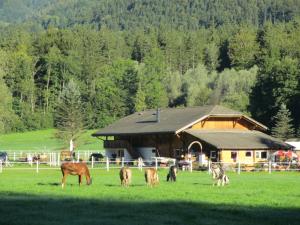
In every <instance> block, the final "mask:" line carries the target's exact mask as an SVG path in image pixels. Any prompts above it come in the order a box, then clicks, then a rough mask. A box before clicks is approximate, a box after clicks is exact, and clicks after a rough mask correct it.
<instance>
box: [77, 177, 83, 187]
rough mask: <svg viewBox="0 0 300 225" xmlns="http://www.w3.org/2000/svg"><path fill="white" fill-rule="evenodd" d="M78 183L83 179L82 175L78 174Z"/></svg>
mask: <svg viewBox="0 0 300 225" xmlns="http://www.w3.org/2000/svg"><path fill="white" fill-rule="evenodd" d="M78 183H79V186H80V185H81V183H82V181H81V175H78Z"/></svg>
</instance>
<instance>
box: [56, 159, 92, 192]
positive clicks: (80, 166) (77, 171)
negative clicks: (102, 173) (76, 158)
mask: <svg viewBox="0 0 300 225" xmlns="http://www.w3.org/2000/svg"><path fill="white" fill-rule="evenodd" d="M60 168H61V172H62V174H63V178H62V182H61V187H62V188H63V187H64V186H65V183H66V178H67V176H68V175H69V174H70V175H78V182H79V186H80V185H81V183H82V180H81V178H82V176H85V178H86V184H87V185H90V184H92V178H91V176H90V172H89V169H88V167H87V165H86V164H85V163H72V162H66V163H63V164H62V165H61V167H60Z"/></svg>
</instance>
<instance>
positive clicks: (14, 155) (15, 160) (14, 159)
mask: <svg viewBox="0 0 300 225" xmlns="http://www.w3.org/2000/svg"><path fill="white" fill-rule="evenodd" d="M14 161H16V152H14Z"/></svg>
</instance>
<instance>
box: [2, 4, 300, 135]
mask: <svg viewBox="0 0 300 225" xmlns="http://www.w3.org/2000/svg"><path fill="white" fill-rule="evenodd" d="M299 9H300V1H299V0H289V1H283V0H272V1H271V0H263V1H256V0H248V1H244V0H243V1H241V0H223V1H208V0H194V1H192V0H149V1H146V0H105V1H103V0H102V1H98V0H3V1H0V94H1V96H3V97H2V98H1V99H0V133H2V132H11V131H24V130H35V129H41V128H49V127H53V126H57V125H58V124H57V120H55V114H56V112H57V109H58V104H59V102H58V99H59V96H60V95H61V93H62V92H63V89H64V87H66V86H67V84H68V83H69V81H70V80H73V81H74V82H75V83H76V84H77V86H78V87H79V89H80V95H81V96H80V98H81V102H82V114H83V116H82V117H83V120H84V121H83V123H84V124H85V127H87V128H99V127H103V126H105V125H107V124H109V123H111V122H113V121H114V120H116V119H118V118H120V117H123V116H125V115H128V114H130V113H133V112H135V111H139V110H143V109H149V108H156V107H182V106H195V105H206V104H221V105H225V106H227V107H230V108H232V109H235V110H238V111H242V112H244V113H246V114H249V115H250V116H252V117H253V118H254V119H256V120H258V121H260V122H262V123H264V124H265V125H267V126H269V127H270V128H272V127H273V126H274V125H275V124H276V121H275V120H276V119H275V115H276V114H277V112H278V110H279V109H280V106H281V105H282V104H285V105H286V107H287V110H289V111H290V112H291V120H290V121H291V126H292V127H293V128H294V129H295V130H297V129H298V130H299V125H300V118H299V115H300V81H299V80H300V67H299V65H300V63H299V62H300V46H299V43H300V20H299V19H298V18H299Z"/></svg>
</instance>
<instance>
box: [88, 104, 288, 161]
mask: <svg viewBox="0 0 300 225" xmlns="http://www.w3.org/2000/svg"><path fill="white" fill-rule="evenodd" d="M266 130H267V127H265V126H264V125H262V124H260V123H259V122H257V121H255V120H253V119H251V118H250V117H248V116H245V115H243V114H242V113H239V112H236V111H233V110H231V109H227V108H225V107H222V106H204V107H191V108H178V109H177V108H176V109H163V110H161V111H160V110H157V111H156V113H154V112H153V111H150V110H149V111H143V112H138V113H135V114H132V115H129V116H128V117H124V118H122V119H120V120H119V121H117V122H115V123H114V124H112V125H110V126H108V127H106V128H104V129H102V130H100V131H98V132H97V133H95V134H94V136H106V137H108V136H110V137H111V136H113V137H114V140H106V141H105V142H104V147H105V149H106V150H107V151H115V152H116V151H124V152H125V151H126V150H127V151H126V154H124V155H127V156H128V155H130V156H131V158H133V159H135V158H137V157H141V156H142V157H143V155H142V154H141V151H146V150H149V151H151V156H152V157H153V154H154V156H157V157H170V158H177V159H186V158H187V157H188V158H192V159H194V160H198V159H200V158H201V159H203V157H205V158H206V159H207V160H208V159H210V160H212V161H223V162H237V161H239V162H244V163H255V162H264V161H267V160H268V157H269V153H270V150H276V149H278V148H281V147H282V146H283V147H286V146H284V143H282V141H280V140H274V138H272V137H270V136H268V135H266V134H264V132H265V131H266ZM233 131H234V132H233ZM236 136H239V138H238V140H236V139H235V137H236ZM251 138H252V139H251ZM193 143H194V144H193ZM253 143H254V144H253ZM278 146H279V147H278ZM273 147H274V148H275V149H273ZM119 155H121V154H119ZM148 156H149V155H148Z"/></svg>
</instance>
